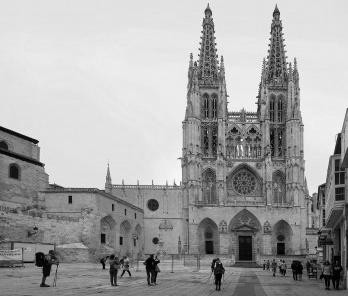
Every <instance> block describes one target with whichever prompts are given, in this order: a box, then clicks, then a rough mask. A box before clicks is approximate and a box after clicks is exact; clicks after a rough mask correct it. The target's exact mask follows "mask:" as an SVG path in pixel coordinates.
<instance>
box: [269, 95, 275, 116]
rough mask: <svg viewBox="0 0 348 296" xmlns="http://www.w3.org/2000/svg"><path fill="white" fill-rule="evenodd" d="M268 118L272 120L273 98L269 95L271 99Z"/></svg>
mask: <svg viewBox="0 0 348 296" xmlns="http://www.w3.org/2000/svg"><path fill="white" fill-rule="evenodd" d="M269 118H270V121H272V122H273V121H274V98H273V97H271V100H270V101H269Z"/></svg>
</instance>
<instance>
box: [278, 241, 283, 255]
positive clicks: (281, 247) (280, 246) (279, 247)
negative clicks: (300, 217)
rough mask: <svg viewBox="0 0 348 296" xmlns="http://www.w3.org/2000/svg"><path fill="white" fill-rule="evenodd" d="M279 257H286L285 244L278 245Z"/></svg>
mask: <svg viewBox="0 0 348 296" xmlns="http://www.w3.org/2000/svg"><path fill="white" fill-rule="evenodd" d="M277 255H285V243H277Z"/></svg>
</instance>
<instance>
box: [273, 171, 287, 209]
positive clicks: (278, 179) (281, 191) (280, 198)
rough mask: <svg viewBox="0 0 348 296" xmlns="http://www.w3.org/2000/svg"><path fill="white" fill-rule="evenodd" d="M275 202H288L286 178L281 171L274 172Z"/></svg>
mask: <svg viewBox="0 0 348 296" xmlns="http://www.w3.org/2000/svg"><path fill="white" fill-rule="evenodd" d="M272 179H273V203H276V204H285V203H286V191H285V178H284V174H283V173H281V172H276V173H274V174H273V177H272Z"/></svg>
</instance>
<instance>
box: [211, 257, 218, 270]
mask: <svg viewBox="0 0 348 296" xmlns="http://www.w3.org/2000/svg"><path fill="white" fill-rule="evenodd" d="M217 259H218V258H214V259H213V261H211V265H210V268H211V272H212V273H213V272H214V268H215V263H216V260H217Z"/></svg>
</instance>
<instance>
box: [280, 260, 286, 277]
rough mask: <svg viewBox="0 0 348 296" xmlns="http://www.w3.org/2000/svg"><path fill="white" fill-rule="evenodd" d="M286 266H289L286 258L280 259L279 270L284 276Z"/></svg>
mask: <svg viewBox="0 0 348 296" xmlns="http://www.w3.org/2000/svg"><path fill="white" fill-rule="evenodd" d="M286 268H287V266H286V263H285V260H280V264H279V271H280V274H281V275H282V276H285V275H286Z"/></svg>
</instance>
